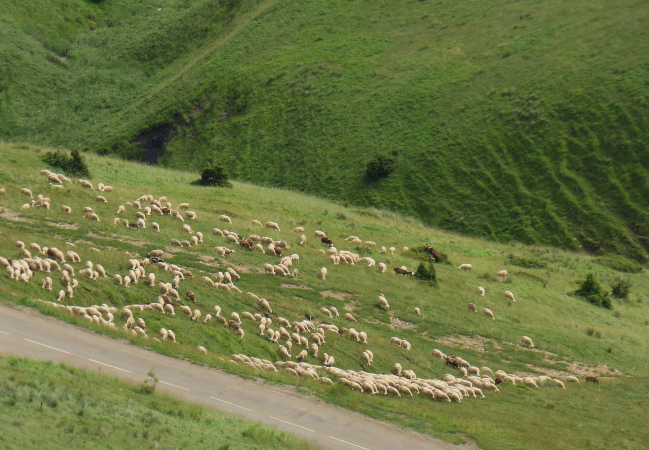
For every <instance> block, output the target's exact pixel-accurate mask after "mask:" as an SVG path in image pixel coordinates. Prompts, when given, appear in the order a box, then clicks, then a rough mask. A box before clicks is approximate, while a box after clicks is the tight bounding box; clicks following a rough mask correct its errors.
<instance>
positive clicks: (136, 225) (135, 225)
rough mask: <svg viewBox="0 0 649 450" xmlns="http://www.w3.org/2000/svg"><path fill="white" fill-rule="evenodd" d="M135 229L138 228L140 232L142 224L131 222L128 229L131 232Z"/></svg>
mask: <svg viewBox="0 0 649 450" xmlns="http://www.w3.org/2000/svg"><path fill="white" fill-rule="evenodd" d="M133 228H137V229H138V230H139V229H140V222H130V223H129V224H128V229H129V230H130V229H133Z"/></svg>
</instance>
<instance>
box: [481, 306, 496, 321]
mask: <svg viewBox="0 0 649 450" xmlns="http://www.w3.org/2000/svg"><path fill="white" fill-rule="evenodd" d="M482 312H483V313H484V315H485V316H488V317H491V319H492V320H496V318H495V317H494V313H492V312H491V310H490V309H489V308H485V309H483V310H482Z"/></svg>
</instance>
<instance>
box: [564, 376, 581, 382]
mask: <svg viewBox="0 0 649 450" xmlns="http://www.w3.org/2000/svg"><path fill="white" fill-rule="evenodd" d="M566 381H568V382H569V383H577V384H579V379H578V378H577V377H573V376H567V377H566Z"/></svg>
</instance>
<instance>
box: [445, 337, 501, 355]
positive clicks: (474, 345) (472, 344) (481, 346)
mask: <svg viewBox="0 0 649 450" xmlns="http://www.w3.org/2000/svg"><path fill="white" fill-rule="evenodd" d="M434 340H435V341H437V342H441V343H442V344H444V345H447V346H449V347H458V346H459V347H462V348H470V349H472V350H477V351H479V352H484V351H486V350H485V345H486V344H487V343H491V344H493V346H494V348H495V349H501V348H502V347H501V346H500V345H499V344H498V342H496V341H494V340H493V339H487V338H485V337H482V336H480V335H475V336H473V337H471V336H465V335H462V334H460V335H458V336H444V337H441V338H439V339H434Z"/></svg>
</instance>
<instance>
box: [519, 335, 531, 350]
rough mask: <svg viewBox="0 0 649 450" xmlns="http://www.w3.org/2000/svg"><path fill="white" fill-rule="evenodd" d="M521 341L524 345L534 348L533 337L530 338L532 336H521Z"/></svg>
mask: <svg viewBox="0 0 649 450" xmlns="http://www.w3.org/2000/svg"><path fill="white" fill-rule="evenodd" d="M521 342H522V343H523V345H524V346H525V347H529V348H534V343H533V342H532V339H530V338H529V337H527V336H523V337H522V338H521Z"/></svg>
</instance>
